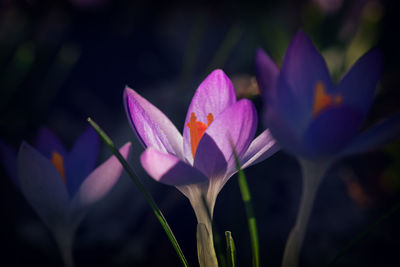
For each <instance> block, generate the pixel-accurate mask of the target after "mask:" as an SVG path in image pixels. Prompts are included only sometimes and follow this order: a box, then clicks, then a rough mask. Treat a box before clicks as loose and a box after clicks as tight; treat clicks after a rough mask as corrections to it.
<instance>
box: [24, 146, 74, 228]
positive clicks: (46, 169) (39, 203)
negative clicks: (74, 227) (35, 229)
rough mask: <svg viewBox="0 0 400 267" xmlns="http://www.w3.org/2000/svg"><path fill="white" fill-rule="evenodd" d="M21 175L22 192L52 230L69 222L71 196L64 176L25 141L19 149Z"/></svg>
mask: <svg viewBox="0 0 400 267" xmlns="http://www.w3.org/2000/svg"><path fill="white" fill-rule="evenodd" d="M18 178H19V185H20V189H21V192H22V194H23V195H24V196H25V198H26V200H27V201H28V202H29V204H30V205H31V206H32V207H33V209H34V210H35V211H36V212H37V213H38V215H39V216H40V217H41V219H42V220H43V221H44V223H45V224H46V225H47V226H48V227H49V228H50V229H53V230H54V228H55V227H58V226H59V225H60V224H63V223H65V222H66V220H67V214H68V209H69V196H68V192H67V190H66V187H65V184H64V182H63V180H62V178H61V175H60V174H59V172H58V171H57V169H56V167H55V166H54V165H53V164H52V163H51V161H50V160H48V159H47V158H45V157H44V156H43V155H42V154H41V153H39V152H38V151H36V150H35V149H34V148H32V147H31V146H30V145H28V144H27V143H25V142H23V143H22V145H21V147H20V149H19V152H18Z"/></svg>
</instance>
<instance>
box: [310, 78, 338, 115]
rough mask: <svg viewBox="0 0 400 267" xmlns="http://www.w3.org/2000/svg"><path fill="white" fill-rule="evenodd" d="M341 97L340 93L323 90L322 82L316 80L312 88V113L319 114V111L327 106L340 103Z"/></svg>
mask: <svg viewBox="0 0 400 267" xmlns="http://www.w3.org/2000/svg"><path fill="white" fill-rule="evenodd" d="M342 102H343V98H342V96H341V95H340V94H338V95H335V96H334V95H329V94H328V93H326V91H325V85H324V84H323V83H322V82H317V84H316V85H315V88H314V108H313V115H314V116H315V115H317V114H319V113H320V112H321V111H323V110H324V109H326V108H328V107H332V106H336V105H340V104H341V103H342Z"/></svg>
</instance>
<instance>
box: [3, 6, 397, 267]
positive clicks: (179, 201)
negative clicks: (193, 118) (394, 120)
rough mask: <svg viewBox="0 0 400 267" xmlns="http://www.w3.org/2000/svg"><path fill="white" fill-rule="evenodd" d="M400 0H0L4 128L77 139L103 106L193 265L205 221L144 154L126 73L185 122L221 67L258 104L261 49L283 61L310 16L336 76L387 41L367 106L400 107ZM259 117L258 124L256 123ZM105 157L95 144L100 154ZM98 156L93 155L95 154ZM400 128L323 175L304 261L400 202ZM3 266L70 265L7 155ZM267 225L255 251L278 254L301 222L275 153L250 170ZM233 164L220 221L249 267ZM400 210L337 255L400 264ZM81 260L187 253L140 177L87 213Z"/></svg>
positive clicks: (290, 171)
mask: <svg viewBox="0 0 400 267" xmlns="http://www.w3.org/2000/svg"><path fill="white" fill-rule="evenodd" d="M329 2H330V3H333V4H331V5H327V4H326V3H329ZM398 10H399V9H398V4H397V5H396V1H386V2H382V1H372V0H371V1H367V0H356V1H340V0H331V1H328V0H315V1H264V2H263V3H258V2H252V1H244V2H240V1H236V2H231V1H226V2H218V3H216V2H213V1H210V2H201V3H194V2H190V3H189V2H184V3H176V2H169V1H168V2H163V3H162V4H159V3H157V2H151V1H122V0H120V1H118V0H117V1H111V0H86V1H84V0H70V1H40V0H36V1H35V0H26V1H13V0H9V1H6V0H0V138H1V140H3V141H4V142H6V143H8V144H10V145H11V146H13V147H14V148H15V149H17V148H18V146H19V145H20V143H21V141H22V140H27V141H28V142H32V140H33V139H34V137H35V135H36V133H37V130H38V128H39V127H40V126H43V125H47V126H48V127H49V128H50V129H52V130H53V131H54V132H55V133H56V134H57V135H58V136H59V137H60V138H61V140H63V141H64V143H65V144H66V146H67V147H70V146H71V145H72V144H73V142H74V140H75V139H76V137H77V136H79V134H80V133H81V132H82V131H84V130H85V129H86V128H87V127H88V124H87V122H86V118H87V117H88V116H90V117H92V118H93V119H94V120H96V121H97V122H98V123H99V124H100V125H101V126H102V127H103V129H105V130H106V131H107V132H108V133H109V134H110V135H111V136H112V138H113V139H114V140H115V142H116V143H117V144H118V145H122V144H123V143H125V142H126V141H132V142H133V153H132V156H131V160H130V161H131V164H132V166H133V167H134V168H135V170H137V171H138V173H139V175H140V178H141V179H142V181H143V182H144V183H145V184H146V186H147V187H148V188H149V189H150V190H151V192H152V193H153V196H154V198H155V200H156V201H157V203H159V205H160V207H161V209H162V210H163V212H164V214H165V215H166V217H167V219H168V221H169V223H170V225H171V227H172V229H173V230H174V232H175V235H176V237H177V239H178V241H179V242H180V245H181V246H182V248H183V251H184V253H185V255H186V257H187V258H188V260H189V263H191V265H193V266H196V265H197V256H196V241H195V229H196V228H195V227H196V221H195V217H194V214H193V211H192V209H191V207H190V204H189V202H188V201H187V199H186V198H185V197H184V196H183V195H182V194H180V193H179V192H178V191H177V190H176V189H175V188H173V187H169V186H165V185H162V184H158V183H156V182H154V181H152V180H151V179H150V178H149V177H148V176H147V175H146V174H145V173H144V172H143V170H142V168H141V167H140V164H139V161H138V157H139V155H140V153H141V152H142V150H143V148H142V147H141V145H140V144H139V143H138V142H137V140H136V137H135V135H134V134H133V132H132V131H131V129H130V128H129V125H128V121H127V119H126V115H125V113H124V110H123V105H122V92H123V89H124V86H125V85H129V86H130V87H132V88H134V89H135V90H137V91H138V92H139V93H141V94H142V95H144V96H145V97H146V98H147V99H149V100H150V101H151V102H152V103H153V104H155V105H156V106H157V107H159V108H160V109H161V110H162V111H163V112H165V113H166V114H167V115H168V116H169V117H170V118H171V120H172V121H173V122H174V123H175V124H176V125H177V127H178V129H179V130H182V128H183V121H184V118H185V114H186V109H187V107H188V105H189V103H190V99H191V97H192V95H193V93H194V91H195V89H196V88H197V86H198V84H199V83H200V82H201V81H202V80H203V79H204V78H205V76H206V75H207V74H208V73H209V72H210V71H211V70H213V69H215V68H222V69H223V70H224V71H225V72H226V73H227V75H228V76H229V77H230V78H231V79H232V80H233V81H234V84H235V87H236V90H237V91H238V95H239V96H242V97H243V96H245V97H250V98H251V99H252V100H253V101H254V103H255V104H256V106H257V108H258V110H259V111H260V110H261V109H262V103H261V100H260V98H259V96H258V92H257V88H255V87H254V86H252V83H251V78H252V76H254V69H253V56H254V51H255V49H256V48H257V47H263V48H264V49H265V50H266V51H268V53H269V54H270V55H271V57H272V58H273V59H274V60H276V61H277V62H280V61H281V60H282V57H283V55H284V52H285V50H286V47H287V45H288V43H289V41H290V39H291V37H292V36H293V35H294V33H295V32H296V31H297V30H298V29H299V28H302V29H303V30H305V31H306V32H307V33H308V34H309V35H310V37H311V38H312V39H313V41H314V42H315V44H316V45H317V47H318V48H319V49H320V50H321V51H322V52H323V55H324V56H325V58H326V59H327V61H328V65H329V67H330V70H331V72H332V75H333V77H334V78H335V79H336V80H337V79H338V78H339V77H340V76H341V75H342V74H343V72H344V71H346V70H347V69H348V68H349V67H350V66H351V64H352V63H354V61H355V60H356V59H357V58H358V57H359V56H360V55H362V54H363V53H364V52H365V51H367V50H368V49H369V48H371V47H373V46H378V47H380V49H381V50H382V51H383V54H384V62H385V64H384V71H383V76H382V79H381V82H380V85H379V88H378V93H377V96H376V100H375V102H374V105H373V108H372V110H371V113H370V117H369V119H368V121H367V125H370V124H373V123H374V122H376V121H378V120H379V119H380V118H384V117H386V116H388V115H389V114H391V113H392V112H394V111H397V110H399V108H398V107H399V102H400V98H399V95H400V93H399V92H400V90H399V89H400V88H399V87H400V80H399V74H400V67H399V63H398V62H399V60H400V58H399V53H398V42H397V37H398V26H399V23H398V16H399V15H398ZM261 129H262V125H261V123H260V127H259V131H261ZM108 156H110V153H109V151H108V150H107V149H106V148H105V147H104V145H103V144H102V154H101V160H103V159H105V158H106V157H108ZM99 162H100V161H99ZM399 163H400V143H399V142H398V141H397V142H394V143H392V144H390V145H387V146H385V147H383V148H381V149H379V150H375V151H372V152H370V153H367V154H364V155H359V156H354V157H351V158H346V159H343V160H342V161H341V162H340V163H338V164H336V165H335V166H333V167H332V169H331V170H330V171H329V173H328V174H327V177H326V179H325V180H324V182H323V183H322V185H321V188H320V191H319V194H318V196H317V199H316V203H315V207H314V210H313V214H312V218H311V222H310V224H309V229H308V232H307V235H306V239H305V243H304V247H303V251H302V256H301V265H302V266H326V265H327V264H328V263H329V262H330V260H332V259H333V258H334V256H335V255H336V254H337V253H338V252H339V251H340V249H341V248H343V247H344V246H345V245H346V244H347V243H348V242H349V241H350V240H351V239H353V238H354V237H355V236H356V235H357V234H358V233H360V232H361V231H362V230H363V229H365V228H366V227H367V226H368V225H369V224H370V223H371V222H373V221H374V220H375V219H377V218H378V217H379V216H381V215H382V214H384V212H385V211H386V210H387V209H389V208H390V207H391V206H393V205H394V204H395V203H397V202H398V201H400V177H399V174H400V164H399ZM0 172H1V177H0V178H1V179H0V190H1V192H0V203H1V204H0V214H1V215H0V237H1V246H2V248H1V249H0V266H27V265H30V266H62V262H61V257H60V255H59V252H58V250H57V247H56V244H55V242H54V240H53V239H52V236H51V235H50V233H49V232H48V230H47V229H46V228H45V226H44V224H43V223H42V222H41V221H40V219H39V218H38V216H37V215H36V214H35V213H34V211H33V210H32V209H31V207H30V206H29V204H28V203H27V202H26V201H25V199H24V198H23V196H22V195H21V194H20V193H19V192H18V190H17V189H16V188H15V187H14V185H13V184H12V182H11V181H10V179H8V177H7V176H8V175H7V174H6V172H5V169H4V168H0ZM246 174H247V177H248V181H249V184H250V190H251V191H252V194H253V200H254V205H255V212H256V216H257V220H258V227H259V234H260V249H261V263H262V266H279V265H280V260H281V257H282V253H283V248H284V244H285V241H286V238H287V236H288V233H289V230H290V228H291V226H292V225H293V224H294V220H295V216H296V212H297V207H298V201H299V199H300V189H301V177H300V172H299V167H298V165H297V162H296V160H295V159H294V158H293V157H291V156H289V155H287V154H285V153H283V152H279V153H277V154H276V155H274V156H273V157H272V158H270V159H268V160H267V161H265V162H263V163H261V164H258V165H256V166H253V167H251V168H249V169H248V170H246ZM240 199H241V198H240V193H239V189H238V185H237V179H236V176H234V177H232V178H231V180H230V181H229V182H228V183H227V185H226V186H225V188H224V189H223V190H222V191H221V193H220V195H219V197H218V200H217V204H216V208H215V223H216V226H217V228H218V230H219V233H220V234H221V235H222V234H223V232H224V231H225V230H230V231H232V234H233V237H234V239H235V241H236V246H237V251H238V252H237V256H238V261H239V265H240V266H250V262H251V250H250V240H249V234H248V230H247V224H246V218H245V213H244V207H243V204H242V202H241V200H240ZM399 223H400V213H395V214H394V215H392V216H391V217H390V218H388V219H386V220H385V221H384V222H383V223H382V224H380V225H379V226H378V227H376V228H375V230H374V231H373V232H372V233H371V234H369V235H368V236H367V237H366V238H364V239H363V240H362V241H361V242H359V243H357V244H356V245H355V246H354V248H353V249H351V250H350V251H349V252H348V253H347V254H345V255H344V256H343V258H342V259H341V260H340V261H339V262H338V264H337V266H399V264H400V263H399V262H400V261H399V260H398V248H399V246H400V241H399V240H400V230H399V227H398V225H399ZM74 257H75V261H76V266H78V267H79V266H179V261H178V259H177V256H176V255H175V252H174V250H173V248H172V246H171V245H170V244H169V241H168V239H167V237H166V235H165V234H164V232H163V230H162V228H161V226H160V225H159V224H158V222H157V220H156V218H155V217H154V216H153V214H152V212H151V210H150V208H149V207H148V206H147V205H146V203H145V202H144V200H143V199H142V197H141V195H140V194H139V192H138V191H137V190H136V188H135V187H134V186H133V183H132V182H131V181H130V180H129V179H128V178H127V177H126V176H124V177H122V178H121V181H120V182H119V183H118V185H117V186H116V188H115V189H114V190H113V191H112V192H111V194H110V195H108V196H107V197H106V198H105V199H104V200H102V201H101V202H100V203H98V204H96V205H95V206H94V207H93V209H92V210H91V212H90V213H89V214H88V215H87V217H86V219H85V220H84V222H83V223H82V225H81V227H80V228H79V230H78V233H77V236H76V242H75V248H74Z"/></svg>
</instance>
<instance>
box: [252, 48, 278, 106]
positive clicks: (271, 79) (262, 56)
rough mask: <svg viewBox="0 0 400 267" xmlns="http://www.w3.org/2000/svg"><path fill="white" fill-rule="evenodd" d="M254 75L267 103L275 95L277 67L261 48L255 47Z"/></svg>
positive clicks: (272, 99)
mask: <svg viewBox="0 0 400 267" xmlns="http://www.w3.org/2000/svg"><path fill="white" fill-rule="evenodd" d="M255 66H256V68H255V69H256V77H257V81H258V83H259V85H260V88H261V93H262V94H263V96H264V97H265V99H266V100H267V101H266V102H267V103H269V102H271V101H274V99H275V97H276V87H275V86H276V82H277V80H278V75H279V68H278V66H277V65H276V64H275V62H274V61H273V60H272V59H271V58H270V57H269V56H268V55H267V54H266V53H265V52H264V50H262V49H261V48H259V49H257V51H256V56H255Z"/></svg>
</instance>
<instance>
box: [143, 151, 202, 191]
mask: <svg viewBox="0 0 400 267" xmlns="http://www.w3.org/2000/svg"><path fill="white" fill-rule="evenodd" d="M140 162H141V164H142V166H143V168H144V169H145V170H146V172H147V173H148V174H149V175H150V176H151V177H152V178H153V179H154V180H156V181H157V182H160V183H164V184H168V185H173V186H182V185H189V184H197V183H201V182H206V181H208V179H207V177H205V176H204V175H203V174H202V173H201V172H200V171H198V170H196V169H195V168H193V167H192V166H190V165H189V164H187V163H185V162H183V161H181V160H180V159H179V158H177V157H175V156H174V155H171V154H167V153H164V152H161V151H159V150H157V149H155V148H151V147H149V148H147V149H146V150H145V151H144V152H143V153H142V155H141V156H140Z"/></svg>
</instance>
